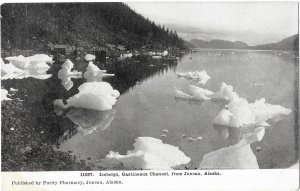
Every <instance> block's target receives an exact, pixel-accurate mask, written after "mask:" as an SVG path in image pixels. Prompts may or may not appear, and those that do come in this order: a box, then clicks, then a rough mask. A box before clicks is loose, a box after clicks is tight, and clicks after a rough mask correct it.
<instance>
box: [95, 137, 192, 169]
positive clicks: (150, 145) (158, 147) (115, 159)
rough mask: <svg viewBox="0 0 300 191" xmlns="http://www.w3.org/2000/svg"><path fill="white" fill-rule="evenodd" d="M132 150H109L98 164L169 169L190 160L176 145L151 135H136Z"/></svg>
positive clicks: (107, 166)
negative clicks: (124, 151) (124, 152)
mask: <svg viewBox="0 0 300 191" xmlns="http://www.w3.org/2000/svg"><path fill="white" fill-rule="evenodd" d="M133 146H134V150H132V151H127V154H126V155H120V154H119V153H118V152H113V151H110V152H109V154H108V155H106V157H105V159H103V160H102V162H101V163H100V166H103V167H106V168H114V167H116V166H123V167H125V168H126V169H138V170H140V169H146V170H170V169H176V167H179V166H181V165H185V164H187V163H189V162H190V160H191V159H190V158H189V157H187V156H186V155H185V154H184V153H183V152H182V151H180V150H179V149H178V147H175V146H172V145H169V144H164V143H163V142H162V141H161V140H159V139H155V138H152V137H138V138H136V139H135V143H134V145H133Z"/></svg>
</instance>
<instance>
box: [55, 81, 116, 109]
mask: <svg viewBox="0 0 300 191" xmlns="http://www.w3.org/2000/svg"><path fill="white" fill-rule="evenodd" d="M78 89H79V93H78V94H75V95H74V96H72V97H70V98H69V99H68V100H67V105H65V106H64V107H77V108H86V109H92V110H98V111H105V110H110V109H112V107H113V106H114V105H115V103H116V101H117V98H118V97H119V96H120V93H119V91H118V90H114V89H113V88H112V87H111V85H110V84H109V83H107V82H86V83H84V84H81V85H80V86H79V88H78ZM56 101H57V100H56Z"/></svg>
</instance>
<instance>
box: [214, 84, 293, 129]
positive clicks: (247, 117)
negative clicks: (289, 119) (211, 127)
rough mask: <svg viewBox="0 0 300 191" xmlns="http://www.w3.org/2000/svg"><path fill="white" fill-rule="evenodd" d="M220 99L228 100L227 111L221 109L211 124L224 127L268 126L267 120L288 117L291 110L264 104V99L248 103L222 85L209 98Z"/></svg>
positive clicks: (228, 87) (230, 88)
mask: <svg viewBox="0 0 300 191" xmlns="http://www.w3.org/2000/svg"><path fill="white" fill-rule="evenodd" d="M212 97H213V98H222V99H226V100H229V104H228V105H227V106H226V107H227V109H223V110H221V111H220V112H219V114H218V115H217V116H216V117H215V119H214V120H213V124H217V125H225V126H229V127H236V128H239V127H241V126H244V125H249V124H262V125H263V126H268V124H267V123H266V121H267V120H268V119H271V118H274V117H278V116H282V115H289V114H290V113H291V112H292V111H291V109H287V108H284V107H283V106H281V105H271V104H268V103H265V99H264V98H262V99H260V100H256V101H255V102H254V103H249V102H248V101H247V100H246V99H245V98H242V97H240V96H239V95H238V94H237V93H236V92H234V91H233V88H232V86H228V85H226V84H225V83H222V85H221V88H220V91H219V92H217V93H215V94H213V95H211V98H212Z"/></svg>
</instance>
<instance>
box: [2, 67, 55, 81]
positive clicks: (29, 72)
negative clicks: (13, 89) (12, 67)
mask: <svg viewBox="0 0 300 191" xmlns="http://www.w3.org/2000/svg"><path fill="white" fill-rule="evenodd" d="M47 70H48V69H47V68H41V69H24V70H23V71H24V72H23V73H11V74H5V75H3V76H1V79H2V80H7V79H23V78H29V77H32V78H35V79H40V80H45V79H48V78H50V77H51V76H52V74H47V73H46V71H47Z"/></svg>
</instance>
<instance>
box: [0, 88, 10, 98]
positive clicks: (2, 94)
mask: <svg viewBox="0 0 300 191" xmlns="http://www.w3.org/2000/svg"><path fill="white" fill-rule="evenodd" d="M7 95H9V94H8V91H7V90H6V89H2V88H1V101H3V100H11V99H10V98H8V97H7Z"/></svg>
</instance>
